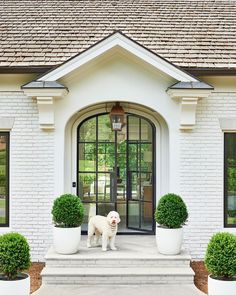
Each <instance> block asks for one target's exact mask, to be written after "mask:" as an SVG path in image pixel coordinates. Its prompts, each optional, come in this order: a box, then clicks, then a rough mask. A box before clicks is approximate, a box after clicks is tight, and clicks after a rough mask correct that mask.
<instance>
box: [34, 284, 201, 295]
mask: <svg viewBox="0 0 236 295" xmlns="http://www.w3.org/2000/svg"><path fill="white" fill-rule="evenodd" d="M52 294H56V295H78V294H79V295H98V294H99V295H100V294H109V295H121V294H122V295H144V294H148V295H205V294H204V293H202V292H201V291H200V290H198V289H197V288H196V287H195V286H194V285H193V284H190V285H186V284H184V285H183V284H182V285H165V284H162V285H143V286H142V285H131V286H127V285H124V286H122V285H119V286H118V285H116V286H115V288H114V285H104V286H102V285H99V286H95V285H93V286H86V285H82V286H78V285H75V286H73V285H56V284H55V285H43V286H41V288H40V289H39V290H37V291H36V292H35V293H33V295H52Z"/></svg>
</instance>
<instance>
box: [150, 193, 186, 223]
mask: <svg viewBox="0 0 236 295" xmlns="http://www.w3.org/2000/svg"><path fill="white" fill-rule="evenodd" d="M187 218H188V210H187V207H186V205H185V203H184V201H183V200H182V198H181V197H180V196H178V195H175V194H167V195H164V196H163V197H161V199H160V200H159V203H158V205H157V208H156V212H155V219H156V222H157V223H158V224H159V225H160V226H163V227H167V228H180V227H181V226H182V225H184V223H185V221H186V220H187Z"/></svg>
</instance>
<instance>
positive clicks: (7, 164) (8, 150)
mask: <svg viewBox="0 0 236 295" xmlns="http://www.w3.org/2000/svg"><path fill="white" fill-rule="evenodd" d="M0 136H5V137H6V166H7V167H6V179H7V186H6V204H5V206H6V207H5V209H6V222H5V223H0V228H1V227H9V223H10V217H9V216H10V206H9V204H10V194H9V190H10V189H9V188H10V132H7V131H0Z"/></svg>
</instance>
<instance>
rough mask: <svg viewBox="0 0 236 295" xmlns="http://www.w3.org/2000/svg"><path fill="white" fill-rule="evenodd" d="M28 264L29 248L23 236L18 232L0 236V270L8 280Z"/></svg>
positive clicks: (26, 267) (12, 278) (13, 277)
mask: <svg viewBox="0 0 236 295" xmlns="http://www.w3.org/2000/svg"><path fill="white" fill-rule="evenodd" d="M30 264H31V263H30V248H29V245H28V242H27V240H26V238H25V237H23V236H22V235H20V234H18V233H7V234H4V235H2V236H0V272H1V273H2V274H3V275H4V276H5V277H6V278H7V279H8V280H14V279H15V278H16V277H17V274H18V273H19V272H21V271H22V270H27V269H28V268H29V267H30Z"/></svg>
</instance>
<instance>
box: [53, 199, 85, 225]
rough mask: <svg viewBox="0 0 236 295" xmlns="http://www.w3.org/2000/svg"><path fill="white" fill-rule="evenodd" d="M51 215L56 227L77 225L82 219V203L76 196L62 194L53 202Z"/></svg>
mask: <svg viewBox="0 0 236 295" xmlns="http://www.w3.org/2000/svg"><path fill="white" fill-rule="evenodd" d="M52 216H53V222H54V223H55V226H57V227H78V226H80V225H81V224H82V222H83V219H84V205H83V203H82V201H81V200H80V198H79V197H78V196H75V195H71V194H65V195H62V196H60V197H59V198H57V199H55V201H54V203H53V208H52Z"/></svg>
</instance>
